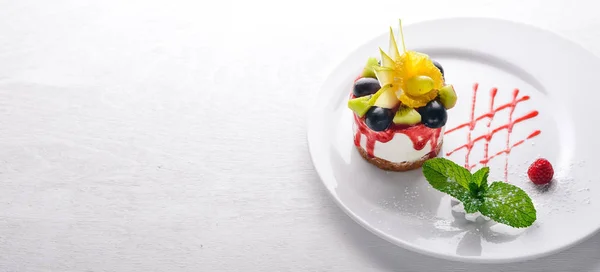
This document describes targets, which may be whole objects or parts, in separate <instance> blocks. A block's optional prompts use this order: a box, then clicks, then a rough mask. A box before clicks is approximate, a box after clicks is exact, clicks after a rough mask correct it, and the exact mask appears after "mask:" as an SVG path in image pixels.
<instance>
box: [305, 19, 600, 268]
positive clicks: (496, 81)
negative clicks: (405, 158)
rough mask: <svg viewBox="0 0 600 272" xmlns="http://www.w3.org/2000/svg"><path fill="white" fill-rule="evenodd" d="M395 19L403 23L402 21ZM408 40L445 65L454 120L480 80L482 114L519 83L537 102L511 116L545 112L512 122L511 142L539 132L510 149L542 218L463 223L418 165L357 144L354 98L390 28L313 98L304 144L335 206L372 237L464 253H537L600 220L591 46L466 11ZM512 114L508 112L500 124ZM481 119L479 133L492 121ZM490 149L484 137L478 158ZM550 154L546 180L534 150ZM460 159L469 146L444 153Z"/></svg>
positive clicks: (595, 67) (585, 232)
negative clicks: (396, 166)
mask: <svg viewBox="0 0 600 272" xmlns="http://www.w3.org/2000/svg"><path fill="white" fill-rule="evenodd" d="M396 29H397V28H395V30H396ZM404 32H405V38H406V46H407V48H408V49H409V50H416V51H421V52H424V53H427V54H429V55H430V56H431V57H432V58H433V59H435V60H437V61H439V62H440V63H441V64H442V66H443V67H444V70H445V73H446V81H447V83H450V84H453V85H454V86H455V89H456V91H457V94H458V96H459V102H458V104H457V106H456V107H455V108H453V109H451V110H449V112H448V114H449V120H448V123H447V126H446V127H447V129H449V128H452V127H455V126H457V125H458V124H460V123H463V122H466V121H468V120H469V116H470V112H471V101H472V94H473V90H472V86H473V85H474V83H478V84H479V92H478V94H479V95H478V102H477V103H476V115H480V114H481V113H484V112H485V111H487V110H488V109H489V90H490V89H491V88H493V87H496V88H498V96H497V97H496V103H497V104H500V103H505V102H508V101H509V100H510V99H511V95H512V91H513V90H514V89H515V88H518V89H520V95H519V96H522V95H528V96H530V100H528V101H525V102H523V103H520V104H519V106H518V107H517V108H516V109H515V111H514V117H517V116H521V115H524V114H526V113H528V112H530V111H531V110H537V111H538V112H539V115H538V116H537V117H535V118H533V119H530V120H528V121H525V122H522V123H520V124H518V125H516V126H515V127H514V130H513V133H512V134H511V136H510V137H511V143H515V142H517V141H518V140H520V139H523V138H525V137H527V136H528V135H529V134H530V133H531V132H533V131H535V130H541V134H540V135H538V136H537V137H535V138H533V139H530V140H529V141H526V142H525V143H523V144H522V145H520V146H518V147H516V148H514V149H513V151H512V152H511V154H510V157H509V160H508V163H509V170H508V173H507V174H508V182H510V183H513V184H515V185H517V186H519V187H521V188H523V189H524V190H526V191H527V192H528V193H529V194H530V196H531V198H532V199H533V201H534V204H535V206H536V209H537V210H538V219H537V221H536V222H535V223H534V225H533V226H531V227H529V228H526V229H513V228H510V227H506V226H504V225H500V224H496V225H492V226H490V225H486V224H481V223H467V222H466V221H465V220H464V217H462V218H461V216H460V215H456V214H454V215H453V214H452V212H451V209H450V198H449V197H448V196H446V195H444V194H442V193H439V192H437V191H436V190H434V189H433V188H431V186H430V185H429V184H428V183H427V181H426V180H425V179H424V177H423V176H422V174H421V169H419V170H415V171H410V172H405V173H388V172H384V171H382V170H379V169H378V168H376V167H374V166H372V165H371V164H369V163H367V162H366V161H365V160H363V159H362V157H360V155H359V153H358V152H357V150H356V149H355V147H354V146H353V133H352V127H351V126H352V112H351V111H350V110H349V109H348V108H347V107H346V102H347V98H348V95H349V92H350V91H351V87H352V82H353V79H354V78H355V77H356V76H357V75H358V74H359V73H360V71H361V70H362V68H363V65H364V64H365V62H366V59H367V58H368V57H370V56H376V57H379V51H378V47H382V48H383V49H384V50H386V51H387V45H388V33H387V32H386V31H385V30H382V34H381V35H380V36H378V37H377V38H375V39H374V40H371V41H369V42H368V43H366V44H365V45H362V46H361V47H359V48H358V49H357V50H356V51H355V52H354V53H353V54H351V55H350V56H349V57H348V58H347V59H346V60H345V61H343V62H342V63H341V64H340V65H339V66H338V68H337V69H336V70H335V71H334V72H333V74H331V76H330V77H329V78H328V80H327V81H326V83H325V84H324V86H323V88H322V89H321V90H320V92H319V93H318V96H319V98H318V99H315V100H314V104H313V105H312V107H311V108H310V114H309V115H310V116H309V126H308V143H309V149H310V152H311V157H312V160H313V163H314V166H315V169H316V171H317V172H318V174H319V176H320V178H321V179H322V181H323V183H324V184H325V186H326V187H327V190H328V191H329V192H330V193H331V195H332V197H333V198H334V199H335V201H336V202H337V204H339V206H340V207H341V208H342V209H343V210H344V211H345V212H346V213H347V214H348V215H349V216H351V217H352V218H353V219H354V220H355V221H357V222H358V223H360V224H361V225H362V226H364V227H365V228H367V229H369V230H370V231H372V232H373V233H375V234H376V235H378V236H380V237H382V238H384V239H386V240H388V241H390V242H392V243H394V244H397V245H399V246H402V247H404V248H407V249H410V250H414V251H417V252H421V253H423V254H427V255H431V256H436V257H441V258H446V259H452V260H459V261H468V262H496V263H497V262H512V261H521V260H526V259H532V258H537V257H541V256H545V255H548V254H551V253H555V252H557V251H559V250H562V249H565V248H567V247H569V246H572V245H574V244H576V243H578V242H581V241H582V240H584V239H586V238H588V237H590V236H591V235H593V234H594V233H596V231H597V230H598V229H599V227H600V216H598V215H597V212H598V211H599V210H600V200H598V199H596V198H595V197H594V196H596V195H597V194H598V193H599V192H600V191H599V190H600V184H599V183H598V181H599V180H598V177H599V176H600V175H599V174H598V171H595V169H597V168H598V166H600V160H599V159H598V158H597V156H596V155H595V152H594V151H596V150H599V149H600V146H599V145H600V141H598V140H597V138H598V134H597V133H594V130H597V129H598V127H597V126H598V124H600V115H599V114H598V111H599V110H600V109H599V108H600V107H599V105H600V104H599V102H600V95H599V93H600V92H599V91H598V90H597V88H598V87H597V86H598V84H597V82H598V79H600V76H599V75H600V71H599V68H600V61H599V60H598V59H597V58H596V57H595V56H594V55H592V54H591V53H589V52H587V51H586V50H584V49H582V48H581V47H579V46H577V45H576V44H574V43H572V42H569V41H567V40H565V39H563V38H561V37H559V36H557V35H555V34H553V33H550V32H547V31H544V30H541V29H537V28H534V27H531V26H527V25H523V24H518V23H513V22H507V21H503V20H497V19H482V18H459V19H444V20H436V21H429V22H424V23H419V24H414V25H407V26H405V29H404ZM507 120H508V112H507V111H504V113H503V114H499V115H497V116H496V117H495V118H494V121H493V123H492V125H491V126H492V127H497V126H499V125H501V124H503V123H505V122H506V121H507ZM486 129H487V128H486V124H485V122H479V123H478V125H477V128H476V129H475V131H474V132H473V133H474V134H473V135H475V134H477V133H481V131H485V130H486ZM467 133H468V131H467V130H464V129H463V130H458V131H455V132H452V133H449V134H446V135H445V137H444V150H443V156H446V153H447V152H448V151H450V150H451V149H454V148H456V147H458V146H460V145H462V144H464V142H465V140H466V138H467ZM506 136H507V135H506V133H504V134H502V133H498V134H497V135H496V136H494V139H493V140H492V141H491V143H490V147H489V148H490V154H491V153H493V152H496V151H499V150H502V149H504V147H505V145H506ZM481 156H483V144H477V145H476V146H475V147H474V148H473V150H472V153H471V161H474V160H476V159H477V158H481ZM540 156H541V157H545V158H547V159H549V160H550V161H551V162H552V163H553V166H554V168H555V171H556V175H555V180H554V181H553V183H552V186H550V187H549V188H547V189H546V190H540V189H539V188H538V187H536V186H534V185H533V184H532V183H531V182H530V181H529V180H528V179H527V175H526V171H527V167H528V166H529V164H530V163H531V162H532V161H533V160H534V159H535V158H537V157H540ZM447 157H448V158H450V159H452V160H453V161H455V162H457V163H459V164H464V160H465V152H464V150H463V151H458V152H456V153H454V154H452V155H451V156H447ZM505 162H506V161H505V157H504V156H499V157H497V158H496V159H494V160H493V161H492V162H491V163H490V164H489V166H490V167H491V173H490V178H492V179H496V180H504V175H505V171H504V166H505Z"/></svg>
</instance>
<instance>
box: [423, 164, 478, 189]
mask: <svg viewBox="0 0 600 272" xmlns="http://www.w3.org/2000/svg"><path fill="white" fill-rule="evenodd" d="M423 174H424V175H425V178H426V179H427V180H428V181H429V183H432V182H433V183H447V182H456V183H458V184H459V185H460V186H462V187H463V188H465V189H467V190H468V189H469V182H470V181H471V178H472V177H471V173H470V172H469V170H467V169H466V168H464V167H462V166H460V165H458V164H456V163H455V162H453V161H451V160H449V159H445V158H433V159H429V160H427V161H425V163H424V164H423ZM431 185H432V186H433V187H434V188H436V187H435V185H434V184H431ZM436 189H437V188H436Z"/></svg>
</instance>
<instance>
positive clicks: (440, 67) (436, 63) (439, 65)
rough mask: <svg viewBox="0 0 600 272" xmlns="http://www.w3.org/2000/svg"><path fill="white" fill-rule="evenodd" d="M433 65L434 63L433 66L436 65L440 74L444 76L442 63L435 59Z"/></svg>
mask: <svg viewBox="0 0 600 272" xmlns="http://www.w3.org/2000/svg"><path fill="white" fill-rule="evenodd" d="M433 65H435V67H437V68H438V70H440V72H441V73H442V76H444V68H442V65H441V64H440V63H439V62H437V61H435V60H434V61H433Z"/></svg>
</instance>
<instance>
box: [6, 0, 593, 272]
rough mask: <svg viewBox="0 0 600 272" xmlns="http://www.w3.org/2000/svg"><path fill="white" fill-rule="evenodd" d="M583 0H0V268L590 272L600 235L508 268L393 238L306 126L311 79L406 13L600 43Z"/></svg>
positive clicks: (315, 84) (314, 83) (410, 17)
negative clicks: (365, 213)
mask: <svg viewBox="0 0 600 272" xmlns="http://www.w3.org/2000/svg"><path fill="white" fill-rule="evenodd" d="M595 2H596V1H595V0H587V1H577V4H574V1H570V0H554V1H548V0H544V1H542V0H530V1H519V0H503V1H496V0H462V1H443V0H438V1H433V0H429V1H427V0H419V1H417V0H412V1H398V0H389V1H388V0H386V1H339V2H338V1H335V2H334V1H323V0H320V1H318V0H305V1H295V2H292V1H267V0H259V1H244V0H239V1H234V0H220V1H216V0H215V1H203V2H201V1H193V0H189V1H182V0H179V1H167V0H162V1H158V0H154V1H148V0H139V1H133V0H110V1H107V0H104V1H67V0H60V1H58V0H57V1H45V0H19V1H10V0H0V271H128V272H129V271H143V272H148V271H194V272H196V271H219V272H228V271H361V272H362V271H423V272H431V271H470V272H474V271H489V272H494V271H519V272H521V271H523V272H532V271H561V272H563V271H600V258H599V257H600V235H599V236H595V237H593V238H591V239H590V240H588V241H586V242H584V243H582V244H580V245H578V246H576V247H574V248H572V249H569V250H567V251H564V252H562V253H559V254H556V255H553V256H550V257H546V258H543V259H540V260H534V261H530V262H525V263H519V264H505V265H473V264H464V263H456V262H450V261H444V260H439V259H434V258H431V257H425V256H422V255H419V254H417V253H412V252H410V251H407V250H404V249H401V248H398V247H396V246H393V245H391V244H390V243H388V242H385V241H383V240H381V239H379V238H377V237H375V236H374V235H372V234H371V233H370V232H368V231H367V230H364V229H363V228H362V227H360V226H359V225H357V224H356V223H354V222H353V221H352V220H351V219H350V218H349V217H347V216H346V215H345V214H344V213H343V212H342V211H341V210H340V209H339V208H338V207H337V206H336V205H335V204H334V202H333V201H332V200H331V199H330V198H329V196H328V195H327V193H326V191H325V188H324V187H323V186H322V184H321V182H320V180H319V179H318V177H317V175H316V173H315V171H314V170H313V167H312V164H311V161H310V159H309V154H308V149H307V143H306V139H305V129H306V122H305V117H306V115H305V113H306V110H308V107H307V103H308V102H307V99H308V95H307V94H308V93H310V92H312V91H314V90H316V89H317V88H319V87H320V85H321V83H322V82H323V81H324V79H325V78H326V76H327V74H328V73H329V72H330V71H331V69H333V67H335V66H336V65H337V63H338V62H339V61H341V60H342V59H343V58H345V57H346V56H347V55H348V53H350V52H351V51H352V50H353V49H354V48H355V47H357V46H359V45H360V44H362V43H363V42H365V41H367V40H368V39H371V38H372V37H374V36H377V35H379V34H381V33H384V32H385V31H386V29H387V28H388V27H389V26H390V25H395V24H396V22H397V19H398V18H400V17H402V18H403V20H404V23H405V24H406V25H409V24H411V23H415V22H418V21H421V20H429V19H435V18H440V17H456V16H486V17H499V18H506V19H512V20H516V21H521V22H526V23H529V24H533V25H536V26H539V27H543V28H547V29H550V30H553V31H556V32H558V33H559V34H561V35H563V36H565V37H567V38H570V39H572V40H574V41H576V42H578V43H581V44H582V45H583V46H584V47H586V48H588V49H590V50H591V51H593V52H594V53H597V54H598V53H600V30H598V29H599V27H600V17H599V16H598V12H600V11H599V10H598V8H596V7H595ZM441 267H444V268H443V269H442V268H441Z"/></svg>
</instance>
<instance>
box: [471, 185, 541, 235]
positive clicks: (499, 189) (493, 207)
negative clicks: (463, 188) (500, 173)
mask: <svg viewBox="0 0 600 272" xmlns="http://www.w3.org/2000/svg"><path fill="white" fill-rule="evenodd" d="M479 211H480V212H481V214H483V215H485V216H487V217H489V218H491V219H493V220H494V221H496V222H498V223H502V224H506V225H509V226H511V227H514V228H524V227H529V226H531V225H532V224H533V222H534V221H535V220H536V210H535V207H534V206H533V202H532V201H531V198H529V196H528V195H527V193H526V192H525V191H523V190H522V189H521V188H519V187H516V186H514V185H511V184H508V183H505V182H500V181H497V182H494V183H492V184H491V185H490V186H489V187H488V188H487V190H486V191H485V192H484V194H483V203H482V204H481V206H480V207H479Z"/></svg>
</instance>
